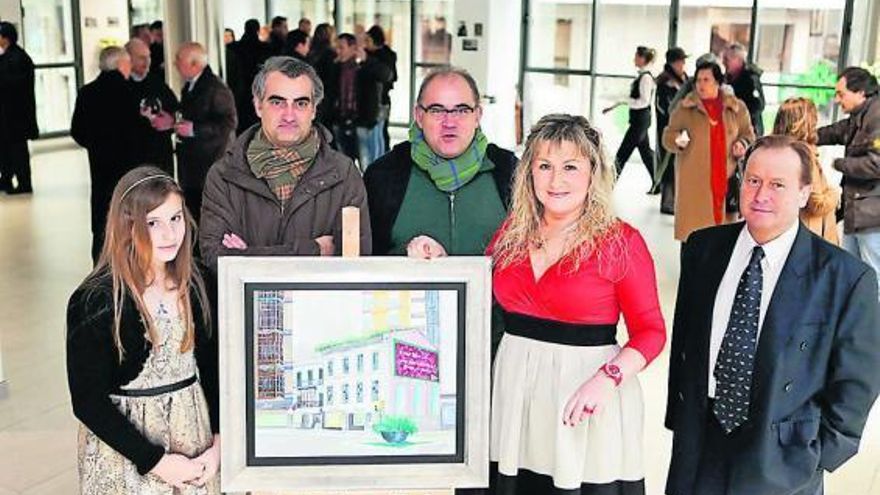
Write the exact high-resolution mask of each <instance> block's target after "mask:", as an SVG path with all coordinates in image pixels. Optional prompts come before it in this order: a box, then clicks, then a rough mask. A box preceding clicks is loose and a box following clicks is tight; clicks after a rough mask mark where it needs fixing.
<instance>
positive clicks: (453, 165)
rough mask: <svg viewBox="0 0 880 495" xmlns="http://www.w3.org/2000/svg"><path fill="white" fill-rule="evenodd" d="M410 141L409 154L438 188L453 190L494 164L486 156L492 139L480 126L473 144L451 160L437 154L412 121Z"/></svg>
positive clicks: (447, 190) (489, 168) (445, 190)
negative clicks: (487, 136) (488, 137)
mask: <svg viewBox="0 0 880 495" xmlns="http://www.w3.org/2000/svg"><path fill="white" fill-rule="evenodd" d="M409 141H410V143H411V145H412V148H411V150H410V156H411V157H412V160H413V161H414V162H415V163H416V165H417V166H418V167H419V168H420V169H422V170H424V171H425V172H427V173H428V175H430V176H431V180H432V181H434V185H436V186H437V189H440V190H441V191H443V192H453V191H457V190H458V189H460V188H461V187H462V186H464V185H465V184H467V183H468V182H470V181H471V179H473V178H474V177H475V176H476V175H477V172H480V171H485V170H491V169H493V168H494V167H495V165H494V164H493V163H492V162H491V161H490V160H489V158H488V157H487V156H486V148H487V147H488V146H489V140H488V139H486V136H485V135H484V134H483V131H481V130H480V129H477V132H476V134H474V140H473V141H472V142H471V145H470V146H468V148H467V149H466V150H465V151H464V153H462V154H461V155H460V156H457V157H455V158H452V159H446V158H443V157H440V156H437V154H436V153H434V151H433V150H432V149H431V147H430V146H428V143H427V141H425V134H424V132H422V130H421V129H420V128H419V126H418V125H417V124H416V123H415V121H413V123H412V125H411V126H410V128H409Z"/></svg>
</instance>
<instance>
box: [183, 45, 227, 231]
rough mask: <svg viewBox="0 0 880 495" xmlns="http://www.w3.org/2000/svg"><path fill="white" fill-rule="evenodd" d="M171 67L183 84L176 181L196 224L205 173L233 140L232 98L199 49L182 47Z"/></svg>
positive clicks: (203, 51) (201, 48)
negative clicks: (173, 66)
mask: <svg viewBox="0 0 880 495" xmlns="http://www.w3.org/2000/svg"><path fill="white" fill-rule="evenodd" d="M174 63H175V66H176V67H177V70H178V72H180V76H181V77H182V78H183V79H184V80H185V81H186V83H184V85H183V93H182V95H181V97H180V114H181V118H180V119H179V121H178V122H177V123H176V124H175V125H174V132H175V133H176V134H177V137H178V139H179V141H180V142H179V143H178V145H177V179H178V181H179V182H180V187H181V188H182V189H183V194H184V196H185V200H186V205H187V207H188V208H189V211H190V212H192V214H193V216H194V217H195V219H196V222H198V219H199V212H200V211H201V208H202V190H203V189H204V187H205V177H206V176H207V175H208V169H209V168H211V165H212V164H213V163H214V162H216V161H217V160H219V159H220V157H221V156H222V155H223V152H224V151H226V146H227V145H228V144H229V143H230V142H231V141H232V139H234V138H235V125H236V114H235V97H234V96H232V91H230V90H229V88H228V87H227V86H226V84H224V83H223V81H221V80H220V78H218V77H217V76H215V75H214V72H212V71H211V67H209V66H208V55H207V53H206V52H205V49H204V48H203V47H202V45H200V44H198V43H184V44H183V45H181V47H180V50H178V52H177V57H176V58H175V62H174Z"/></svg>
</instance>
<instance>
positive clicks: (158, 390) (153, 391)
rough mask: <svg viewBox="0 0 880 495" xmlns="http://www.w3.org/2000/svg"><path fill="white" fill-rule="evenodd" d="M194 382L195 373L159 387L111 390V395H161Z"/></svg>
mask: <svg viewBox="0 0 880 495" xmlns="http://www.w3.org/2000/svg"><path fill="white" fill-rule="evenodd" d="M195 382H196V375H193V376H191V377H189V378H187V379H185V380H181V381H179V382H176V383H170V384H168V385H162V386H161V387H153V388H141V389H134V390H125V389H121V388H120V389H117V390H116V391H115V392H113V395H122V396H125V397H152V396H154V395H162V394H168V393H171V392H177V391H178V390H181V389H184V388H186V387H189V386H190V385H192V384H193V383H195Z"/></svg>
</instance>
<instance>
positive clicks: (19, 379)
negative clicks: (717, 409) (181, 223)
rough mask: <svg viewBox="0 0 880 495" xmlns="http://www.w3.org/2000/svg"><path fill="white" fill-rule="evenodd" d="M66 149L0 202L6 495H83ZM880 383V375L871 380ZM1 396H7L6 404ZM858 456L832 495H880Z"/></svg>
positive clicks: (670, 280) (866, 462)
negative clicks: (30, 192) (69, 375)
mask: <svg viewBox="0 0 880 495" xmlns="http://www.w3.org/2000/svg"><path fill="white" fill-rule="evenodd" d="M66 144H67V142H66V141H65V140H60V141H55V142H50V143H40V145H39V148H40V151H39V152H38V153H36V154H35V155H34V157H33V168H34V176H35V188H36V190H37V192H36V194H35V195H34V196H32V197H8V196H5V195H2V196H0V314H2V315H3V317H2V319H0V357H2V358H0V362H2V367H3V372H2V373H0V375H5V378H6V379H7V381H8V383H7V388H8V394H7V396H6V398H0V495H11V494H29V495H30V494H46V495H49V494H52V495H65V494H73V493H76V488H77V478H76V470H75V459H76V426H77V423H76V420H75V419H74V418H73V415H72V414H71V411H70V398H69V396H68V393H67V383H66V377H65V370H64V325H65V324H64V313H65V307H66V302H67V297H68V295H69V294H70V292H71V291H72V290H73V289H74V287H76V285H77V284H78V283H79V282H80V280H82V278H83V277H84V276H85V275H86V273H87V272H88V270H89V268H90V266H91V263H90V259H89V255H88V252H89V245H90V233H89V212H88V166H87V161H86V155H85V153H84V152H83V151H81V150H79V149H76V148H71V147H65V145H66ZM642 170H643V169H642V167H641V166H640V165H638V166H629V167H627V168H626V170H625V172H624V175H623V177H622V178H621V181H620V184H619V187H618V190H617V192H616V202H617V206H618V213H619V215H620V216H621V217H622V218H624V219H625V220H627V221H629V222H630V223H632V224H633V225H635V226H636V227H637V228H639V229H640V230H641V231H642V233H643V235H644V236H645V238H646V240H647V242H648V245H649V247H650V249H651V252H652V253H653V254H654V259H655V262H656V266H657V273H658V279H659V285H660V296H661V302H662V304H663V310H664V311H663V313H664V315H666V317H667V320H669V319H670V318H671V315H672V305H673V303H674V298H675V288H676V280H677V277H678V245H677V244H676V243H675V242H674V241H673V240H672V219H671V217H667V216H661V215H660V214H659V213H658V212H657V202H658V201H659V200H658V198H657V197H654V196H646V195H645V194H644V191H645V190H647V188H648V181H647V178H646V177H645V175H644V173H643V172H642ZM666 368H667V356H666V353H664V354H663V355H661V356H660V358H658V359H657V361H656V362H655V363H654V364H653V365H652V366H651V367H650V368H649V369H648V370H646V371H644V372H643V373H642V375H641V380H642V384H643V389H644V393H645V398H646V404H647V410H646V415H645V418H646V420H645V431H646V435H645V453H646V465H647V469H648V472H647V475H648V477H647V479H648V491H649V493H650V494H660V493H662V487H663V481H664V478H665V472H666V466H667V464H668V460H669V444H670V435H669V433H668V432H667V431H666V430H664V429H663V428H662V417H663V410H664V407H665V400H666V398H665V393H666V392H665V389H666ZM865 372H866V373H877V372H880V371H878V370H865ZM0 397H2V396H0ZM877 409H878V408H875V410H874V414H873V417H872V418H871V420H870V421H869V423H868V428H867V431H866V432H865V437H864V438H863V443H862V452H861V453H860V454H859V455H858V456H856V457H855V458H854V459H852V460H851V461H850V462H849V463H848V464H847V465H845V466H844V467H843V468H841V469H840V470H839V471H838V472H836V473H834V474H832V475H829V476H828V477H827V490H826V491H827V493H828V494H832V495H880V469H878V467H880V413H878V412H877ZM745 495H747V494H745Z"/></svg>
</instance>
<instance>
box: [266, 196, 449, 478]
mask: <svg viewBox="0 0 880 495" xmlns="http://www.w3.org/2000/svg"><path fill="white" fill-rule="evenodd" d="M360 255H361V210H360V208H358V207H356V206H346V207H345V208H343V209H342V257H343V258H357V257H359V256H360ZM454 494H455V490H451V489H439V490H333V491H311V492H283V493H267V492H252V494H251V495H454Z"/></svg>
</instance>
